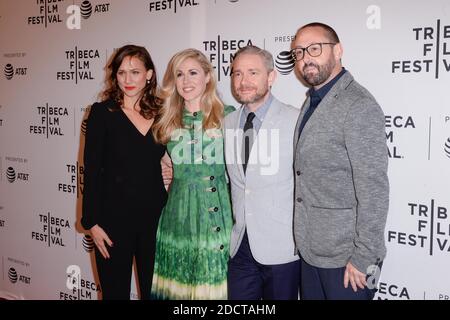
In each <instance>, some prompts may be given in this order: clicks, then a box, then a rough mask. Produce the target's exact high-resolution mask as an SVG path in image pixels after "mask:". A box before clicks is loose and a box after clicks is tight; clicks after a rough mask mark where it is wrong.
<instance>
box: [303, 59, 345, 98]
mask: <svg viewBox="0 0 450 320" xmlns="http://www.w3.org/2000/svg"><path fill="white" fill-rule="evenodd" d="M345 72H347V70H345V68H344V67H343V68H342V70H341V72H339V73H338V74H337V76H336V77H334V78H333V79H331V81H330V82H328V83H327V84H326V85H324V86H323V87H322V88H320V89H319V90H314V88H311V89H309V95H310V96H319V98H320V100H322V99H323V98H325V96H326V95H327V93H328V92H329V91H330V90H331V88H332V87H333V86H334V85H335V84H336V82H337V81H338V80H339V79H340V78H341V77H342V76H343V75H344V73H345Z"/></svg>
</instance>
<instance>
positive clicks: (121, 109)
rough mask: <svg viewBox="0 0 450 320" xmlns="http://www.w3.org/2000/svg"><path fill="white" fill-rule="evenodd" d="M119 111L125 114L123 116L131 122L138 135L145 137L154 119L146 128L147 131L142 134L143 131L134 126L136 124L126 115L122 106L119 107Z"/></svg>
mask: <svg viewBox="0 0 450 320" xmlns="http://www.w3.org/2000/svg"><path fill="white" fill-rule="evenodd" d="M120 112H121V113H122V114H123V115H124V116H125V118H126V119H127V121H128V122H129V123H130V124H131V126H132V127H133V128H134V130H135V131H136V132H137V133H139V135H140V136H141V137H143V138H145V137H146V136H147V135H148V133H149V132H150V131H151V129H152V126H153V122H154V121H153V122H152V124H151V125H150V127H149V128H148V130H147V132H146V133H145V134H143V133H142V132H141V131H140V130H139V129H138V128H137V127H136V125H135V124H134V123H133V121H131V119H130V118H129V117H128V115H127V114H126V113H125V111H124V110H123V108H122V107H121V108H120Z"/></svg>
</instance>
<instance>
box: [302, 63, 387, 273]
mask: <svg viewBox="0 0 450 320" xmlns="http://www.w3.org/2000/svg"><path fill="white" fill-rule="evenodd" d="M308 107H309V98H308V99H307V100H306V101H305V104H304V105H303V108H302V110H301V113H300V117H299V119H298V123H297V127H296V133H295V137H296V143H295V144H294V149H295V160H294V167H295V174H296V181H295V216H294V234H295V242H296V246H297V248H298V249H299V251H300V254H301V257H302V258H303V259H304V260H305V261H306V262H307V263H309V264H311V265H314V266H317V267H321V268H339V267H343V266H345V265H346V264H347V262H349V261H350V262H351V263H352V264H353V265H354V266H355V267H356V268H357V269H358V270H359V271H361V272H364V273H366V271H367V267H368V266H369V265H372V264H375V263H377V261H378V262H379V261H381V260H382V259H383V258H384V257H385V254H386V247H385V242H384V228H385V224H386V217H387V212H388V208H389V182H388V177H387V168H388V153H387V152H388V150H387V146H386V133H385V117H384V114H383V111H382V110H381V108H380V106H379V105H378V104H377V102H376V101H375V99H374V98H373V96H372V95H371V94H370V93H369V92H368V91H367V90H366V89H365V88H363V87H362V86H361V85H360V84H358V83H357V82H356V81H355V80H354V79H353V77H352V75H351V74H350V73H349V72H348V71H347V72H346V73H345V74H344V75H343V76H342V77H341V78H340V79H339V80H338V81H337V82H336V84H335V85H334V86H333V87H332V88H331V90H330V91H329V92H328V94H327V95H326V96H325V97H324V99H323V100H322V101H321V103H320V104H319V105H318V107H317V109H316V111H315V112H314V113H313V114H312V116H311V118H310V119H309V121H308V122H307V123H306V125H305V127H304V128H303V132H302V134H301V136H300V139H298V127H299V124H300V123H301V121H302V118H303V115H304V113H305V111H306V109H307V108H308ZM297 140H298V141H297Z"/></svg>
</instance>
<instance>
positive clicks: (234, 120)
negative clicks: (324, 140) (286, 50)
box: [224, 98, 299, 265]
mask: <svg viewBox="0 0 450 320" xmlns="http://www.w3.org/2000/svg"><path fill="white" fill-rule="evenodd" d="M242 110H243V108H240V109H239V110H236V111H234V112H232V113H230V114H229V115H228V116H227V117H226V118H225V125H224V127H225V134H224V137H225V138H224V140H225V159H226V163H227V172H228V176H229V179H230V184H231V200H232V205H233V217H234V226H233V230H232V233H231V244H230V255H231V257H234V255H235V254H236V252H237V250H238V249H239V246H240V244H241V241H242V237H243V235H244V231H245V228H247V235H248V240H249V243H250V249H251V251H252V254H253V257H254V258H255V259H256V261H258V262H259V263H261V264H265V265H271V264H282V263H288V262H292V261H295V260H297V259H298V256H297V255H296V254H295V253H296V251H295V245H294V235H293V230H292V228H293V213H294V201H293V199H294V198H293V197H294V192H293V191H294V175H293V150H292V144H293V136H294V129H295V124H296V120H297V118H298V114H299V110H298V109H296V108H294V107H292V106H288V105H286V104H284V103H281V102H280V101H278V100H277V99H276V98H274V99H273V101H272V103H271V105H270V107H269V110H268V111H267V114H266V116H265V117H264V121H263V123H262V125H261V128H260V129H259V132H258V135H257V137H256V139H255V141H254V143H253V146H252V150H251V152H250V158H249V163H248V165H247V171H246V174H244V171H243V169H242V161H241V148H242V130H240V129H239V119H240V117H241V113H242Z"/></svg>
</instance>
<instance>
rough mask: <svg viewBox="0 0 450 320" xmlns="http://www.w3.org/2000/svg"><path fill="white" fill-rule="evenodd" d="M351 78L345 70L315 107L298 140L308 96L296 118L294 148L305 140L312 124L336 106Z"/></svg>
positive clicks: (307, 105)
mask: <svg viewBox="0 0 450 320" xmlns="http://www.w3.org/2000/svg"><path fill="white" fill-rule="evenodd" d="M353 80H354V79H353V76H352V75H351V74H350V72H349V71H348V70H347V72H346V73H345V74H344V75H343V76H342V77H341V78H340V79H339V80H338V81H337V82H336V83H335V85H334V86H333V87H332V88H331V89H330V91H328V93H327V94H326V95H325V97H324V98H323V99H322V101H321V102H320V103H319V105H318V106H317V108H316V110H315V111H314V113H313V114H312V115H311V117H310V118H309V120H308V122H307V123H306V124H305V127H304V128H303V131H302V135H301V136H300V139H299V138H298V129H299V128H298V127H299V126H300V123H301V120H302V119H303V116H304V114H305V112H306V110H307V109H308V107H309V96H308V98H307V99H306V101H305V103H304V104H303V107H302V111H301V114H300V117H299V118H298V122H297V126H296V128H295V134H296V136H295V139H294V141H297V143H296V147H297V146H298V145H299V144H300V143H302V142H303V141H304V140H305V136H306V135H307V133H308V131H309V130H310V129H311V127H312V123H314V122H317V121H320V119H321V118H322V116H323V115H324V114H325V113H326V112H328V109H329V108H332V107H334V106H336V105H337V104H338V100H339V98H340V97H339V96H340V94H341V92H342V91H344V90H346V89H347V87H348V86H349V85H350V84H351V83H352V82H353Z"/></svg>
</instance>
